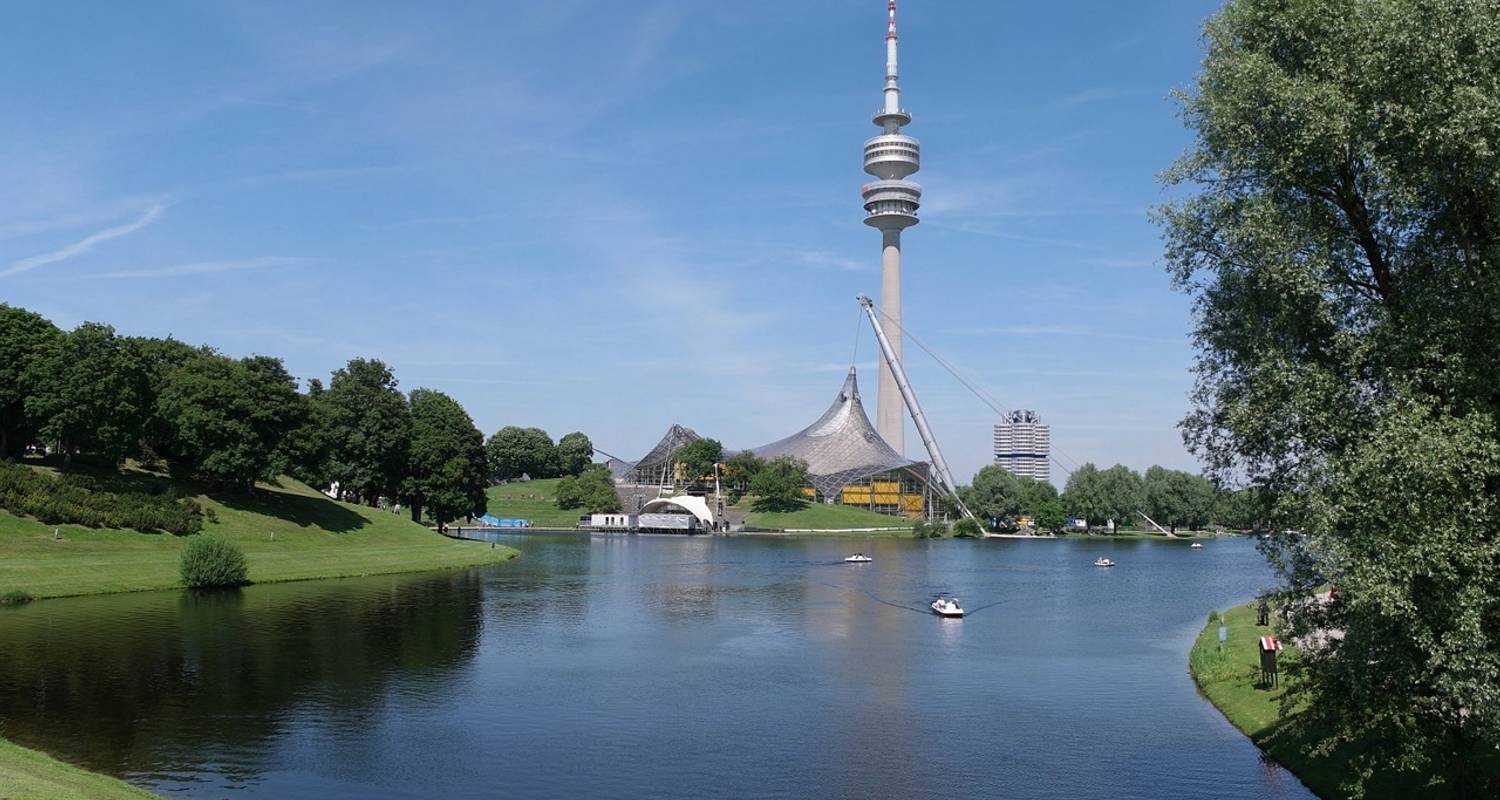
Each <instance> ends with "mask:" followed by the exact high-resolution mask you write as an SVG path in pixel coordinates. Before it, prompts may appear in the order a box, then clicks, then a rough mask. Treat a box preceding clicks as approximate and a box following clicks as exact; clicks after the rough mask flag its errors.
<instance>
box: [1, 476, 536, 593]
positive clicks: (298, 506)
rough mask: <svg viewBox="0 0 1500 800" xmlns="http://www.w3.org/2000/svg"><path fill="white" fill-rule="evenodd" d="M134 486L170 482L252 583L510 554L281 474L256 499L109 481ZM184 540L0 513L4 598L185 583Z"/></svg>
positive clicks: (136, 480) (457, 563)
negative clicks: (194, 503) (239, 558)
mask: <svg viewBox="0 0 1500 800" xmlns="http://www.w3.org/2000/svg"><path fill="white" fill-rule="evenodd" d="M111 480H112V481H114V482H116V483H124V484H129V485H130V486H131V487H132V488H136V489H140V488H141V487H143V486H146V485H149V484H153V483H158V484H159V483H161V482H169V483H173V486H174V488H176V489H177V490H178V491H179V492H180V493H181V494H183V495H185V496H195V497H196V499H197V500H198V501H199V502H200V503H202V504H203V507H204V508H205V509H206V510H209V511H212V512H213V513H212V517H211V518H210V520H209V521H207V522H205V524H204V526H203V532H204V533H207V534H213V535H216V536H219V537H221V538H223V539H226V540H228V541H231V542H234V543H235V544H236V545H238V546H239V547H240V548H241V549H242V550H244V552H245V557H246V559H247V560H248V562H249V565H250V580H251V581H252V582H254V583H272V582H277V581H295V580H306V579H311V578H340V577H350V576H357V575H376V574H384V573H393V572H417V571H423V570H435V569H446V568H453V567H469V566H476V565H480V564H488V563H493V562H496V561H504V560H507V559H509V558H513V557H514V556H515V555H516V551H514V550H511V549H509V548H503V547H497V548H494V549H491V548H490V547H489V546H488V545H485V544H481V543H476V542H460V541H454V540H450V539H446V538H443V537H441V536H439V535H438V534H436V533H433V532H431V531H429V530H427V529H426V528H424V527H422V526H421V525H417V524H415V523H413V522H412V521H411V520H410V519H409V518H408V517H406V516H404V515H399V514H392V513H389V512H386V511H381V510H379V509H372V508H367V507H364V506H355V505H350V504H347V503H339V502H335V501H333V500H330V499H329V498H327V497H326V496H324V495H323V494H321V493H319V492H317V491H316V490H313V489H311V488H308V487H307V486H305V485H303V484H300V483H297V482H296V481H293V480H291V479H289V478H282V479H281V481H280V482H279V483H278V485H275V486H271V485H262V486H260V487H258V489H257V491H256V492H255V493H253V494H252V493H249V492H220V491H212V490H208V489H206V488H205V487H201V486H195V485H192V484H186V483H182V482H171V481H170V480H169V479H168V478H165V477H161V476H157V475H151V474H149V473H144V472H140V471H127V472H125V473H122V474H120V475H119V476H115V477H113V478H111ZM186 542H187V539H186V538H185V537H177V536H171V535H168V534H162V533H152V534H148V533H140V532H137V531H129V530H95V529H90V528H84V527H80V526H76V525H44V524H42V523H40V522H38V521H36V520H34V519H31V518H29V517H18V516H15V515H12V514H10V513H7V512H4V511H0V595H4V594H5V593H7V592H13V591H21V592H25V593H27V594H29V595H31V596H32V597H35V598H43V597H62V596H67V595H82V594H100V593H105V592H129V591H143V590H149V589H172V588H178V587H180V586H181V582H180V580H179V576H178V555H179V553H180V551H181V549H182V547H183V546H184V545H185V544H186Z"/></svg>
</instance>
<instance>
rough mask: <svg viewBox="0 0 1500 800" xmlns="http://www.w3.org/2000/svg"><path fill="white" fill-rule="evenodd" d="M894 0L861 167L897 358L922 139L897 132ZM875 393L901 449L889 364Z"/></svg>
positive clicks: (880, 419) (891, 439) (889, 436)
mask: <svg viewBox="0 0 1500 800" xmlns="http://www.w3.org/2000/svg"><path fill="white" fill-rule="evenodd" d="M898 41H899V37H897V35H896V0H889V2H888V3H887V4H886V33H885V90H884V91H885V103H884V105H883V106H882V107H881V109H880V110H879V111H877V112H876V113H875V116H874V118H873V120H872V121H873V122H874V123H875V125H876V126H877V127H879V128H880V131H881V132H880V134H879V135H878V136H875V137H874V138H871V139H869V140H868V141H866V142H865V150H864V154H865V172H867V173H869V174H870V175H871V176H873V177H874V178H875V180H874V181H871V182H870V183H867V184H865V185H864V187H863V189H861V192H860V193H861V195H862V196H863V198H864V207H865V224H866V225H869V226H870V227H872V228H875V229H876V230H879V231H880V239H881V251H880V315H881V318H882V319H883V320H884V322H882V323H880V324H881V325H883V326H884V327H885V335H886V338H887V339H889V340H890V345H891V348H892V350H893V351H894V352H895V355H896V361H898V362H899V361H900V360H901V232H902V231H903V230H906V229H907V228H910V227H911V226H913V225H915V224H917V222H918V219H917V209H918V208H919V207H920V206H921V204H922V187H921V186H918V185H917V184H915V183H913V182H911V181H909V180H907V178H908V177H910V176H911V175H912V174H913V173H915V172H916V171H917V170H918V169H920V168H921V166H922V163H921V149H922V147H921V144H920V143H919V142H918V141H917V140H916V139H913V138H912V137H910V136H907V135H905V134H903V133H902V132H901V128H902V127H903V126H905V125H909V124H910V123H911V114H910V113H908V112H907V111H906V109H904V108H902V107H901V83H900V68H899V60H898V58H897V47H896V46H897V42H898ZM878 386H879V390H878V392H877V393H876V397H875V429H876V430H877V431H878V432H879V433H880V436H881V438H883V439H885V441H886V443H887V444H889V445H890V446H891V448H892V449H894V450H895V451H896V452H898V453H902V452H905V449H906V434H905V431H906V427H905V423H904V422H903V421H902V419H901V402H902V401H901V396H900V391H899V387H897V385H896V378H895V375H894V373H893V372H892V371H891V368H890V367H889V366H887V365H886V364H885V363H884V362H882V364H881V367H880V382H879V384H878Z"/></svg>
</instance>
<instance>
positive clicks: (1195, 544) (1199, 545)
mask: <svg viewBox="0 0 1500 800" xmlns="http://www.w3.org/2000/svg"><path fill="white" fill-rule="evenodd" d="M1188 547H1189V548H1191V549H1193V550H1202V549H1203V543H1202V542H1193V543H1192V544H1190V545H1188Z"/></svg>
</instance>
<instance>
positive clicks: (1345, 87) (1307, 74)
mask: <svg viewBox="0 0 1500 800" xmlns="http://www.w3.org/2000/svg"><path fill="white" fill-rule="evenodd" d="M1205 38H1206V43H1207V50H1208V52H1207V55H1206V56H1205V58H1204V61H1203V67H1202V73H1201V75H1200V77H1199V79H1198V82H1197V88H1196V91H1194V92H1193V93H1192V94H1189V95H1186V96H1184V97H1183V102H1184V105H1185V109H1186V110H1185V117H1186V121H1187V124H1188V126H1189V127H1190V128H1191V129H1192V131H1193V133H1194V134H1195V137H1196V142H1195V145H1194V146H1193V148H1192V149H1191V150H1190V151H1189V152H1188V153H1187V154H1186V155H1185V156H1184V157H1183V158H1182V159H1181V160H1180V161H1179V162H1178V163H1177V165H1176V166H1175V167H1174V168H1173V169H1172V170H1171V171H1170V172H1169V173H1168V174H1167V180H1168V183H1169V184H1171V185H1173V186H1177V187H1182V188H1184V189H1185V190H1186V192H1187V194H1186V196H1185V197H1184V198H1183V199H1182V200H1180V201H1178V202H1176V203H1174V204H1172V205H1170V206H1168V207H1166V208H1164V209H1162V210H1161V211H1160V212H1159V219H1160V221H1161V223H1162V224H1163V226H1164V228H1165V238H1166V241H1167V251H1166V260H1167V264H1168V268H1169V270H1170V272H1171V274H1172V277H1173V280H1174V283H1175V284H1176V286H1177V287H1178V288H1179V289H1181V290H1183V291H1185V292H1187V293H1189V294H1190V295H1192V297H1193V299H1194V302H1195V331H1194V338H1195V341H1196V345H1197V350H1198V355H1197V358H1196V373H1197V384H1196V387H1195V389H1194V393H1193V401H1194V410H1193V411H1192V413H1191V414H1190V415H1189V417H1188V418H1187V419H1186V420H1185V421H1184V423H1183V430H1184V438H1185V440H1186V441H1187V443H1188V445H1189V446H1190V447H1191V448H1192V449H1193V451H1194V452H1195V453H1196V454H1198V455H1199V456H1200V458H1202V459H1203V461H1204V462H1205V464H1206V465H1207V466H1208V469H1209V471H1210V474H1211V475H1213V476H1214V477H1216V478H1218V479H1220V481H1221V482H1227V481H1230V480H1243V481H1244V482H1245V483H1248V484H1249V485H1250V486H1253V487H1256V488H1257V490H1259V491H1260V492H1261V493H1262V496H1263V501H1262V502H1264V504H1265V505H1264V506H1262V507H1263V508H1266V509H1269V518H1268V519H1267V520H1266V521H1267V522H1268V523H1269V524H1270V526H1271V527H1272V528H1273V529H1274V530H1284V529H1287V528H1293V529H1297V530H1299V531H1300V532H1301V533H1299V534H1297V535H1280V534H1278V535H1275V536H1274V537H1273V538H1272V539H1271V540H1269V541H1268V542H1267V543H1266V547H1265V549H1266V551H1267V553H1268V555H1269V556H1270V558H1271V560H1272V563H1273V564H1274V565H1275V566H1276V568H1277V569H1278V571H1279V573H1280V575H1281V583H1282V591H1281V594H1282V597H1281V598H1280V599H1281V602H1284V603H1287V604H1289V605H1290V606H1291V607H1292V608H1294V609H1296V610H1295V611H1294V613H1292V614H1291V615H1290V617H1289V621H1288V622H1287V628H1288V630H1287V633H1289V634H1290V635H1291V636H1293V637H1302V636H1306V635H1308V634H1310V633H1312V632H1314V631H1318V630H1324V631H1326V630H1333V629H1337V630H1340V631H1342V632H1343V636H1342V637H1326V636H1320V637H1317V641H1319V642H1321V645H1320V646H1317V647H1312V648H1305V649H1304V652H1303V654H1302V657H1301V658H1299V659H1298V662H1297V663H1298V664H1299V667H1298V672H1297V675H1296V680H1295V681H1294V682H1293V684H1292V687H1293V691H1294V692H1295V699H1296V700H1298V701H1300V702H1305V703H1306V704H1307V708H1308V712H1307V713H1306V714H1303V715H1298V716H1297V717H1296V718H1294V719H1295V720H1298V721H1299V722H1298V723H1297V724H1298V725H1299V726H1300V727H1301V730H1300V733H1303V734H1307V735H1317V736H1318V737H1319V738H1321V739H1323V740H1325V741H1326V742H1327V743H1329V744H1337V743H1340V742H1348V741H1358V742H1360V745H1359V747H1358V748H1357V749H1358V751H1359V755H1358V757H1357V761H1356V763H1355V765H1354V769H1353V770H1351V772H1350V784H1351V785H1350V786H1349V787H1348V788H1350V789H1351V790H1356V789H1358V788H1360V784H1362V783H1364V782H1365V781H1366V779H1367V778H1368V776H1369V775H1370V773H1371V771H1372V770H1373V769H1375V768H1377V767H1378V768H1382V769H1396V770H1408V771H1422V772H1424V773H1426V774H1427V775H1428V776H1429V777H1430V778H1432V779H1433V780H1436V781H1441V782H1444V783H1448V784H1449V785H1451V786H1452V788H1453V791H1454V792H1455V794H1457V795H1458V796H1460V797H1464V796H1475V795H1480V794H1485V795H1486V796H1495V795H1496V794H1500V783H1497V782H1496V778H1495V776H1494V772H1493V766H1491V767H1489V770H1490V771H1489V773H1488V775H1486V767H1485V763H1486V762H1485V760H1484V757H1482V756H1480V755H1479V754H1480V753H1485V752H1487V753H1488V758H1489V759H1491V761H1492V759H1493V753H1494V751H1495V747H1496V746H1497V744H1500V696H1497V695H1496V687H1497V686H1500V635H1497V633H1496V632H1497V631H1500V578H1497V576H1500V561H1497V559H1496V558H1495V557H1494V553H1495V552H1496V548H1497V547H1500V519H1497V517H1496V512H1495V509H1496V504H1497V496H1500V479H1497V472H1496V458H1495V453H1494V448H1495V445H1496V441H1497V432H1496V420H1497V418H1500V393H1497V392H1496V390H1495V375H1496V373H1497V365H1500V155H1497V152H1500V151H1497V149H1496V146H1495V143H1496V142H1497V141H1500V106H1497V103H1496V90H1495V87H1496V86H1497V85H1500V58H1496V57H1495V56H1494V54H1495V52H1497V48H1500V7H1497V4H1496V3H1495V2H1493V0H1382V1H1381V2H1364V3H1349V2H1343V0H1230V2H1228V3H1227V4H1226V6H1225V7H1224V9H1223V11H1221V12H1220V13H1219V14H1218V15H1217V16H1216V17H1214V18H1213V19H1212V20H1211V21H1210V22H1209V23H1208V25H1207V28H1206V37H1205ZM1329 583H1332V584H1333V585H1335V586H1337V588H1338V590H1339V596H1340V600H1341V601H1340V602H1338V603H1327V604H1323V603H1313V602H1310V601H1309V599H1308V598H1309V597H1310V596H1311V595H1312V594H1313V593H1314V591H1316V589H1317V588H1318V587H1320V586H1324V585H1327V584H1329ZM1302 721H1305V722H1306V723H1307V724H1306V725H1302V724H1301V723H1302ZM1486 793H1487V794H1486Z"/></svg>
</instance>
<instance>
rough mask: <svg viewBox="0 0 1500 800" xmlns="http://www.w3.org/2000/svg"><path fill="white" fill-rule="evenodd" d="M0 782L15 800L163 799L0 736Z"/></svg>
mask: <svg viewBox="0 0 1500 800" xmlns="http://www.w3.org/2000/svg"><path fill="white" fill-rule="evenodd" d="M0 784H3V788H0V791H3V792H4V795H3V796H4V797H7V798H16V800H65V799H66V798H75V797H87V798H89V800H162V798H161V796H160V795H155V794H152V793H150V792H148V791H146V790H145V789H142V788H140V787H138V786H133V785H131V784H129V783H126V782H125V781H122V780H120V779H119V778H112V777H110V776H108V775H105V774H103V773H100V772H93V771H90V770H86V769H84V768H82V767H78V766H74V765H72V764H69V763H68V762H66V761H59V760H58V759H56V758H53V757H52V756H49V755H47V754H46V753H44V752H42V751H40V750H33V749H31V748H29V747H22V746H21V745H18V744H16V743H15V742H12V741H10V740H8V739H0Z"/></svg>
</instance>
